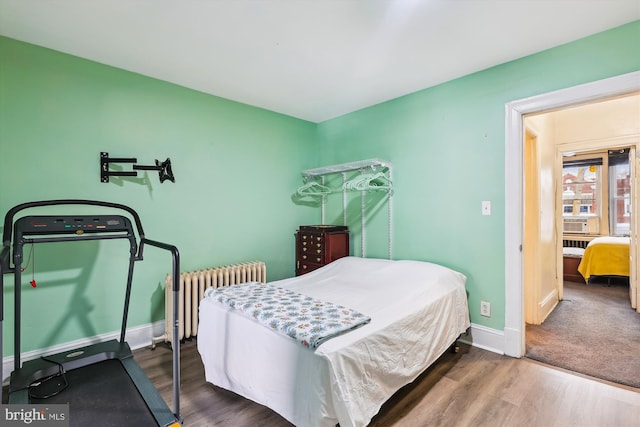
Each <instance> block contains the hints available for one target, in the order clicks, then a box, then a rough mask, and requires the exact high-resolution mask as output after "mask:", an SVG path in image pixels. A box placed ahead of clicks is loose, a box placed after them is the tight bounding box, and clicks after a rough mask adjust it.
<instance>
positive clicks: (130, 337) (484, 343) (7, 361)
mask: <svg viewBox="0 0 640 427" xmlns="http://www.w3.org/2000/svg"><path fill="white" fill-rule="evenodd" d="M470 331H471V332H470V333H469V334H466V335H463V336H462V338H461V339H460V341H462V342H464V343H466V344H469V345H472V346H474V347H478V348H481V349H483V350H487V351H491V352H494V353H498V354H505V351H504V346H505V337H504V332H502V331H499V330H497V329H491V328H487V327H486V326H482V325H476V324H473V323H472V324H471V328H470ZM163 333H164V320H161V321H158V322H155V323H148V324H146V325H141V326H136V327H134V328H130V329H127V336H126V338H127V343H128V344H129V347H131V349H132V350H135V349H138V348H142V347H144V346H149V345H151V340H152V338H153V337H156V336H160V335H162V334H163ZM114 338H116V339H119V338H120V331H115V332H110V333H107V334H103V335H98V336H96V337H92V338H85V339H81V340H76V341H71V342H68V343H64V344H60V345H57V346H53V347H49V348H44V349H39V350H33V351H28V352H25V353H22V355H21V359H22V361H23V362H24V361H27V360H32V359H36V358H38V357H40V356H44V355H47V354H56V353H61V352H64V351H68V350H71V349H74V348H79V347H84V346H87V345H91V344H95V343H98V342H103V341H108V340H111V339H114ZM13 363H14V357H13V356H9V357H5V358H3V359H2V379H3V381H4V380H6V379H8V378H9V376H10V374H11V372H12V371H13Z"/></svg>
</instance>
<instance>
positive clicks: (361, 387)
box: [197, 257, 470, 427]
mask: <svg viewBox="0 0 640 427" xmlns="http://www.w3.org/2000/svg"><path fill="white" fill-rule="evenodd" d="M465 281H466V277H465V276H464V275H463V274H461V273H459V272H456V271H453V270H451V269H448V268H446V267H443V266H440V265H436V264H432V263H428V262H421V261H409V260H399V261H391V260H383V259H365V258H358V257H345V258H341V259H338V260H336V261H334V262H332V263H331V264H328V265H326V266H324V267H322V268H320V269H318V270H315V271H312V272H310V273H307V274H305V275H302V276H298V277H295V278H290V279H284V280H280V281H276V282H270V284H271V285H275V286H277V287H279V288H284V289H288V290H291V291H294V292H298V293H301V294H304V295H308V296H310V297H312V298H317V299H320V300H323V301H330V302H332V303H335V304H340V305H341V306H344V307H349V308H351V309H353V310H357V311H358V312H361V313H363V314H366V315H367V316H369V317H370V322H368V323H366V324H364V325H363V326H361V327H358V328H356V329H353V330H351V331H349V332H347V333H344V334H342V335H338V336H335V337H333V338H331V339H329V340H327V341H324V342H323V343H322V344H320V345H319V346H318V347H317V348H315V349H312V348H307V347H305V346H303V345H301V344H300V342H298V341H296V340H294V339H291V338H290V337H289V336H286V335H285V334H281V333H278V332H274V331H272V330H270V329H269V328H268V327H265V326H264V325H262V324H260V323H258V322H257V321H255V320H254V319H252V318H251V317H248V316H245V315H243V314H240V313H239V312H238V310H235V309H233V308H230V307H228V306H225V305H223V304H221V303H220V302H219V301H217V300H215V299H213V298H209V297H205V298H203V299H202V301H201V302H200V313H199V316H200V323H199V331H198V341H197V345H198V351H199V352H200V355H201V358H202V361H203V364H204V368H205V377H206V380H207V381H208V382H210V383H212V384H214V385H216V386H219V387H222V388H224V389H227V390H231V391H233V392H235V393H237V394H239V395H242V396H244V397H246V398H248V399H251V400H253V401H255V402H258V403H260V404H262V405H265V406H267V407H269V408H271V409H273V410H274V411H275V412H277V413H279V414H280V415H282V416H283V417H284V418H285V419H287V420H288V421H290V422H291V423H293V424H295V425H296V426H298V427H306V426H309V427H315V426H318V427H322V426H331V427H333V426H335V425H336V424H338V423H339V424H340V426H341V427H349V426H365V425H367V424H368V423H369V421H370V420H371V418H372V417H373V416H374V415H375V414H376V413H377V412H378V411H379V409H380V407H381V406H382V404H383V403H384V402H385V401H386V400H387V399H389V397H391V395H393V394H394V393H395V392H396V391H397V390H398V389H400V388H401V387H402V386H404V385H406V384H408V383H410V382H411V381H413V380H414V379H415V378H416V377H417V376H418V375H419V374H420V373H422V372H423V371H424V370H425V369H426V368H427V367H428V366H429V365H431V364H432V363H433V362H434V361H435V360H436V359H438V357H439V356H440V355H442V354H443V353H444V352H445V351H446V350H447V349H448V348H450V347H451V345H452V344H454V343H455V341H456V339H457V338H458V337H459V336H460V334H462V333H464V332H465V331H466V330H467V329H468V328H469V326H470V322H469V312H468V306H467V295H466V290H465ZM236 286H240V285H236Z"/></svg>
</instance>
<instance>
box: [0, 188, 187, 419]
mask: <svg viewBox="0 0 640 427" xmlns="http://www.w3.org/2000/svg"><path fill="white" fill-rule="evenodd" d="M57 205H70V206H72V205H82V206H85V207H86V206H87V205H88V206H97V207H100V208H109V209H108V211H113V210H115V211H116V212H117V213H120V214H122V213H126V214H128V216H123V215H117V214H114V215H105V214H102V213H99V214H96V215H28V216H22V217H20V218H19V219H17V220H15V222H14V217H16V214H17V213H18V212H20V211H23V210H25V209H31V210H34V209H36V210H37V209H38V208H44V209H47V207H50V206H57ZM84 209H85V210H86V208H84ZM78 210H79V209H78ZM49 211H50V210H49ZM100 211H105V209H100ZM129 217H131V218H133V221H134V223H135V225H134V224H132V223H131V220H130V219H129ZM12 230H13V266H11V262H10V254H11V246H12ZM136 235H137V236H138V237H136ZM104 239H128V240H129V252H130V254H129V274H128V277H127V286H126V291H125V300H124V311H123V316H122V328H121V330H120V339H119V340H116V339H113V340H109V341H105V342H101V343H98V344H93V345H89V346H86V347H82V348H76V349H73V350H70V351H65V352H62V353H58V354H53V355H47V356H43V357H41V358H38V359H33V360H29V361H26V362H24V363H23V364H22V366H21V363H20V332H21V289H20V288H21V272H22V263H23V246H24V245H25V244H34V243H47V242H76V241H87V240H104ZM138 239H139V240H138ZM145 245H149V246H154V247H157V248H160V249H162V250H166V251H169V252H170V253H171V258H172V277H173V292H174V299H173V300H174V304H173V325H174V331H173V342H172V348H173V403H174V409H173V411H171V410H170V409H169V407H168V405H167V404H166V402H165V401H164V400H163V398H162V396H160V394H159V393H158V391H157V390H156V389H155V387H154V386H153V384H152V383H151V381H150V380H149V378H148V377H147V376H146V375H145V373H144V372H143V371H142V369H141V368H140V366H139V365H138V363H137V362H136V361H135V360H134V358H133V354H132V352H131V349H130V348H129V345H128V344H127V343H126V341H125V332H126V327H127V316H128V312H129V300H130V295H131V286H132V278H133V269H134V265H135V263H136V262H137V261H142V259H143V250H144V247H145ZM179 271H180V258H179V254H178V250H177V248H176V247H175V246H172V245H169V244H166V243H162V242H158V241H154V240H149V239H147V238H146V237H145V235H144V231H143V229H142V224H141V222H140V217H139V216H138V214H137V213H136V212H135V211H134V210H133V209H131V208H130V207H127V206H124V205H120V204H115V203H109V202H102V201H94V200H47V201H38V202H29V203H24V204H21V205H18V206H15V207H14V208H12V209H10V210H9V211H8V212H7V214H6V216H5V220H4V231H3V235H2V250H1V251H0V287H1V288H2V293H0V354H2V321H3V316H4V314H3V313H4V300H3V299H4V297H3V295H4V274H8V273H13V275H14V280H15V322H14V324H15V338H14V339H15V344H14V352H15V355H14V357H15V367H14V371H13V372H12V373H11V380H10V384H9V396H8V403H9V404H20V405H24V404H68V405H69V422H70V425H71V426H74V427H75V426H77V427H81V426H82V427H84V426H89V425H91V426H103V427H104V426H118V427H121V426H152V425H156V426H161V427H177V426H181V425H182V419H181V417H180V345H179V343H177V342H176V337H178V336H179V335H178V321H177V319H178V301H179V298H178V292H179V285H180V283H179ZM3 377H4V376H3ZM0 389H1V388H0ZM1 393H2V391H1V390H0V399H1V398H2V394H1Z"/></svg>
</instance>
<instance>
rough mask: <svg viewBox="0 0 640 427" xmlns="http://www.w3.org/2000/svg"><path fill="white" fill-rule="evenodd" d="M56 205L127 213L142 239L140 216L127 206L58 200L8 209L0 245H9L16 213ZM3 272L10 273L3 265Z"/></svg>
mask: <svg viewBox="0 0 640 427" xmlns="http://www.w3.org/2000/svg"><path fill="white" fill-rule="evenodd" d="M58 205H86V206H102V207H106V208H114V209H120V210H123V211H125V212H127V213H129V214H130V215H131V216H132V217H133V221H134V223H135V225H136V232H137V234H138V237H139V239H140V240H142V239H144V230H143V228H142V222H141V221H140V216H138V213H137V212H136V211H135V210H133V209H132V208H130V207H129V206H126V205H122V204H119V203H112V202H103V201H101V200H84V199H60V200H40V201H35V202H26V203H22V204H19V205H16V206H14V207H13V208H11V209H9V210H8V211H7V213H6V215H5V217H4V230H3V231H2V245H3V246H10V245H11V233H12V232H13V230H12V228H13V227H12V225H13V218H14V217H15V215H16V214H17V213H18V212H20V211H23V210H26V209H29V208H36V207H41V206H58ZM136 257H137V258H142V246H140V247H138V254H137V256H136ZM0 262H1V260H0ZM4 262H7V264H8V260H5V261H4ZM3 270H6V271H11V270H10V266H9V265H3Z"/></svg>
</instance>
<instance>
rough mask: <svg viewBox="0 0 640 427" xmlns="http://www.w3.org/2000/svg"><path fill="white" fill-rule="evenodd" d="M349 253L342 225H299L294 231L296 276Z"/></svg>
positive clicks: (347, 238) (345, 231) (347, 235)
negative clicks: (296, 230)
mask: <svg viewBox="0 0 640 427" xmlns="http://www.w3.org/2000/svg"><path fill="white" fill-rule="evenodd" d="M348 255H349V229H348V227H347V226H344V225H301V226H300V228H299V229H298V232H297V233H296V276H300V275H302V274H305V273H308V272H310V271H313V270H315V269H317V268H320V267H322V266H324V265H327V264H329V263H330V262H332V261H335V260H336V259H338V258H342V257H345V256H348Z"/></svg>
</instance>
